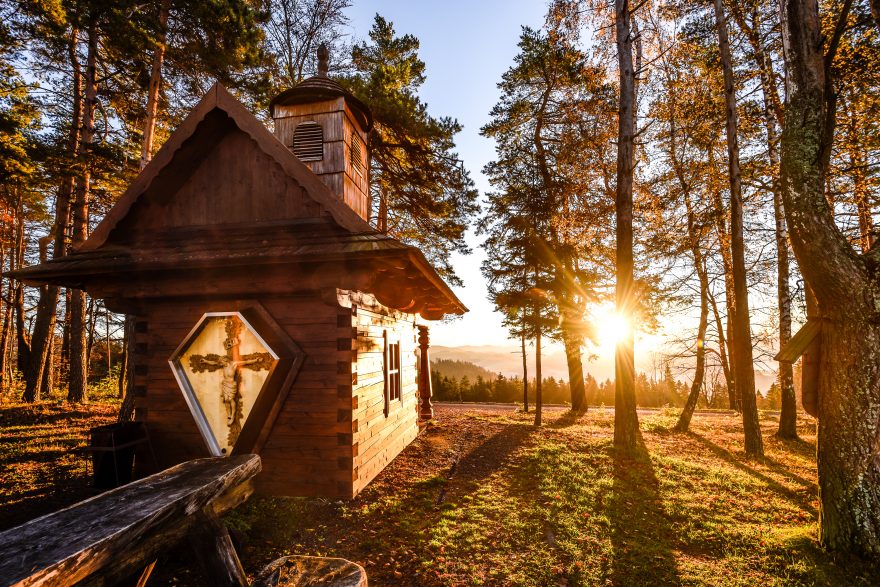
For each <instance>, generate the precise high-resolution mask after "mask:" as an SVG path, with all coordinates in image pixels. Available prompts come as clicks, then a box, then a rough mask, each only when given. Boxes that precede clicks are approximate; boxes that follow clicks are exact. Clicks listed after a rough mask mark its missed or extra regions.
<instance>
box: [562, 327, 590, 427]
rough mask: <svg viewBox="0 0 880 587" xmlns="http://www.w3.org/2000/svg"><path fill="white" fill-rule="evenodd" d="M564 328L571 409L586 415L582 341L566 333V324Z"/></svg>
mask: <svg viewBox="0 0 880 587" xmlns="http://www.w3.org/2000/svg"><path fill="white" fill-rule="evenodd" d="M562 328H563V332H562V342H563V345H564V346H565V362H566V364H567V366H568V386H569V388H570V389H571V409H572V410H573V411H575V412H578V413H584V412H586V411H587V401H586V390H585V389H584V364H583V362H582V361H581V346H582V344H581V340H580V337H578V336H577V335H576V334H573V333H566V332H565V324H563V327H562Z"/></svg>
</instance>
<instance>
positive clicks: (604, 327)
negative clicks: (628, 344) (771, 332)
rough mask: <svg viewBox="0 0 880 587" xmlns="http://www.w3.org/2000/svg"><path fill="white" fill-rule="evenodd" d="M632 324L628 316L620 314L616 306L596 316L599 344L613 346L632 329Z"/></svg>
mask: <svg viewBox="0 0 880 587" xmlns="http://www.w3.org/2000/svg"><path fill="white" fill-rule="evenodd" d="M631 329H632V325H631V324H630V321H629V319H628V318H627V317H626V316H623V315H621V314H618V313H617V312H615V311H614V308H608V309H607V310H606V311H604V312H602V313H600V314H599V315H597V316H596V339H597V341H598V343H599V346H602V347H613V346H615V345H617V343H618V342H620V341H622V340H623V339H624V338H625V337H626V335H627V334H628V333H629V332H630V331H631Z"/></svg>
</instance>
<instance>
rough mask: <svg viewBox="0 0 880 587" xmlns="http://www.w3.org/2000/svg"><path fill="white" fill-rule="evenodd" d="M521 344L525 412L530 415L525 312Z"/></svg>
mask: <svg viewBox="0 0 880 587" xmlns="http://www.w3.org/2000/svg"><path fill="white" fill-rule="evenodd" d="M520 343H521V345H522V361H523V412H525V413H526V414H528V413H529V364H528V357H527V356H526V324H525V310H523V331H522V335H521V336H520Z"/></svg>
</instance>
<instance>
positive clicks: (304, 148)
mask: <svg viewBox="0 0 880 587" xmlns="http://www.w3.org/2000/svg"><path fill="white" fill-rule="evenodd" d="M293 154H294V155H296V156H297V158H298V159H299V160H300V161H321V160H322V159H323V158H324V129H323V128H321V125H320V124H318V123H317V122H311V121H310V122H303V123H301V124H300V125H299V126H297V127H296V130H294V131H293Z"/></svg>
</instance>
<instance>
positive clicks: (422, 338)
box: [418, 326, 434, 420]
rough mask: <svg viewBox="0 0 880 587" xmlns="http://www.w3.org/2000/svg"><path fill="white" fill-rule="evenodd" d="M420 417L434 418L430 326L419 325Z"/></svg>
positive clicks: (424, 418)
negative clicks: (429, 350)
mask: <svg viewBox="0 0 880 587" xmlns="http://www.w3.org/2000/svg"><path fill="white" fill-rule="evenodd" d="M418 328H419V350H420V351H421V352H420V353H419V417H420V418H421V419H422V420H431V419H433V418H434V407H433V406H432V405H431V360H430V359H429V358H428V327H427V326H419V327H418Z"/></svg>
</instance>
